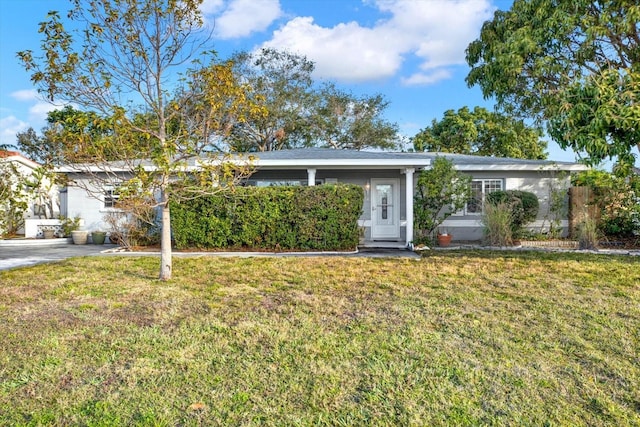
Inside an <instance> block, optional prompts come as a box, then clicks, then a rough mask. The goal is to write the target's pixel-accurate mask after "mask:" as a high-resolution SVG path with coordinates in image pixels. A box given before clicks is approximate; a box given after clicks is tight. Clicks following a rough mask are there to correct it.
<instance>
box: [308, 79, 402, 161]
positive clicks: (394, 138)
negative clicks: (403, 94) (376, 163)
mask: <svg viewBox="0 0 640 427" xmlns="http://www.w3.org/2000/svg"><path fill="white" fill-rule="evenodd" d="M388 105H389V102H388V101H387V100H386V99H385V98H384V97H383V96H382V95H380V94H378V95H373V96H369V95H363V96H360V97H358V96H355V95H353V94H351V93H348V92H345V91H342V90H340V89H338V88H337V87H336V86H335V85H333V84H325V85H324V86H323V87H322V88H321V89H320V90H319V92H318V106H317V109H316V115H315V119H314V121H313V122H314V129H315V134H316V137H315V138H314V139H315V143H314V145H317V146H321V147H327V148H338V149H351V150H361V149H363V148H368V147H375V148H381V149H394V148H397V147H398V138H399V136H398V126H397V124H395V123H391V122H389V121H387V120H385V119H384V118H383V117H382V113H383V112H384V110H385V109H386V108H387V107H388Z"/></svg>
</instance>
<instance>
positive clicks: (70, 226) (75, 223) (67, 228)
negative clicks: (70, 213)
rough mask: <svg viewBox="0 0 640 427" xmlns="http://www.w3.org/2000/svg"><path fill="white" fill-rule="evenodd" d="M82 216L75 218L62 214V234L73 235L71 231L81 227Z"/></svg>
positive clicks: (65, 235)
mask: <svg viewBox="0 0 640 427" xmlns="http://www.w3.org/2000/svg"><path fill="white" fill-rule="evenodd" d="M80 221H81V220H80V217H79V216H76V217H74V218H69V217H66V216H63V215H60V223H61V225H62V234H63V237H69V236H71V233H72V232H73V231H75V230H78V229H79V228H80Z"/></svg>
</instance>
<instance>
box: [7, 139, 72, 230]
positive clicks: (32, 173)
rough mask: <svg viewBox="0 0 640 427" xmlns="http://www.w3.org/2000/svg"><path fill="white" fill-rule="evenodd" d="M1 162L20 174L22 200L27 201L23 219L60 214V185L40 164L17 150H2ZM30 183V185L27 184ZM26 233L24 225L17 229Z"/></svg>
mask: <svg viewBox="0 0 640 427" xmlns="http://www.w3.org/2000/svg"><path fill="white" fill-rule="evenodd" d="M0 163H2V164H4V165H5V166H8V165H10V166H12V170H15V171H16V173H17V174H18V175H19V176H20V177H19V179H18V178H16V183H17V182H18V181H20V184H16V183H14V185H19V186H20V187H21V188H20V191H21V193H22V195H23V196H22V200H24V201H25V202H26V203H27V208H26V210H25V211H24V212H23V213H22V220H26V219H33V218H57V217H58V216H59V215H60V194H59V189H58V187H57V186H56V185H55V184H54V183H52V182H51V181H50V180H49V179H48V178H47V177H46V176H44V175H43V174H42V170H41V168H40V164H38V163H36V162H34V161H33V160H30V159H28V158H26V157H24V156H23V155H22V154H20V153H19V152H17V151H6V150H0ZM26 183H28V184H29V185H26ZM17 233H18V234H24V233H25V230H24V227H23V226H22V227H21V228H20V229H18V230H17Z"/></svg>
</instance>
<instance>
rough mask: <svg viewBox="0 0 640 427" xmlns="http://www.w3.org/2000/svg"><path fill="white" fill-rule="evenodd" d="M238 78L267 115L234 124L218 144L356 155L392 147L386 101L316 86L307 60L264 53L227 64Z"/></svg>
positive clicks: (287, 54) (327, 85)
mask: <svg viewBox="0 0 640 427" xmlns="http://www.w3.org/2000/svg"><path fill="white" fill-rule="evenodd" d="M230 60H231V61H232V62H233V63H234V72H235V74H236V78H237V79H238V80H239V81H242V82H244V83H246V84H249V85H250V86H251V87H252V88H253V92H252V94H251V96H252V100H253V102H255V103H256V104H258V105H262V106H263V107H264V108H265V110H266V111H267V113H266V114H264V115H263V116H254V117H253V119H252V120H246V121H243V122H236V123H234V125H233V127H232V128H231V131H230V133H229V135H228V136H227V137H226V138H223V139H222V140H221V142H222V143H224V145H225V146H226V147H231V149H232V150H235V151H240V152H261V151H274V150H281V149H287V148H299V147H330V148H349V149H355V150H360V149H363V148H367V147H375V148H383V149H385V148H395V147H396V146H397V144H396V141H397V137H398V136H397V125H395V124H393V123H390V122H388V121H386V120H384V119H383V118H382V114H383V112H384V110H385V109H386V108H387V106H388V101H386V100H385V99H384V97H382V95H374V96H367V95H365V96H361V97H358V96H355V95H353V94H351V93H349V92H346V91H343V90H340V89H338V88H337V87H336V86H335V84H333V83H325V84H323V85H320V86H318V85H316V84H315V82H314V79H313V70H314V68H315V65H314V63H313V62H312V61H309V60H308V59H307V58H306V57H304V56H301V55H297V54H293V53H290V52H286V51H279V50H276V49H271V48H264V49H262V50H260V51H258V52H255V53H247V52H240V53H236V54H235V55H233V57H232V58H231V59H230Z"/></svg>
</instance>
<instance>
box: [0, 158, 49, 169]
mask: <svg viewBox="0 0 640 427" xmlns="http://www.w3.org/2000/svg"><path fill="white" fill-rule="evenodd" d="M0 161H3V162H7V163H9V162H16V163H21V164H23V165H25V166H26V167H28V168H30V169H37V168H39V167H40V164H39V163H36V162H34V161H33V160H31V159H27V158H26V157H24V156H8V157H2V158H0Z"/></svg>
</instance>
